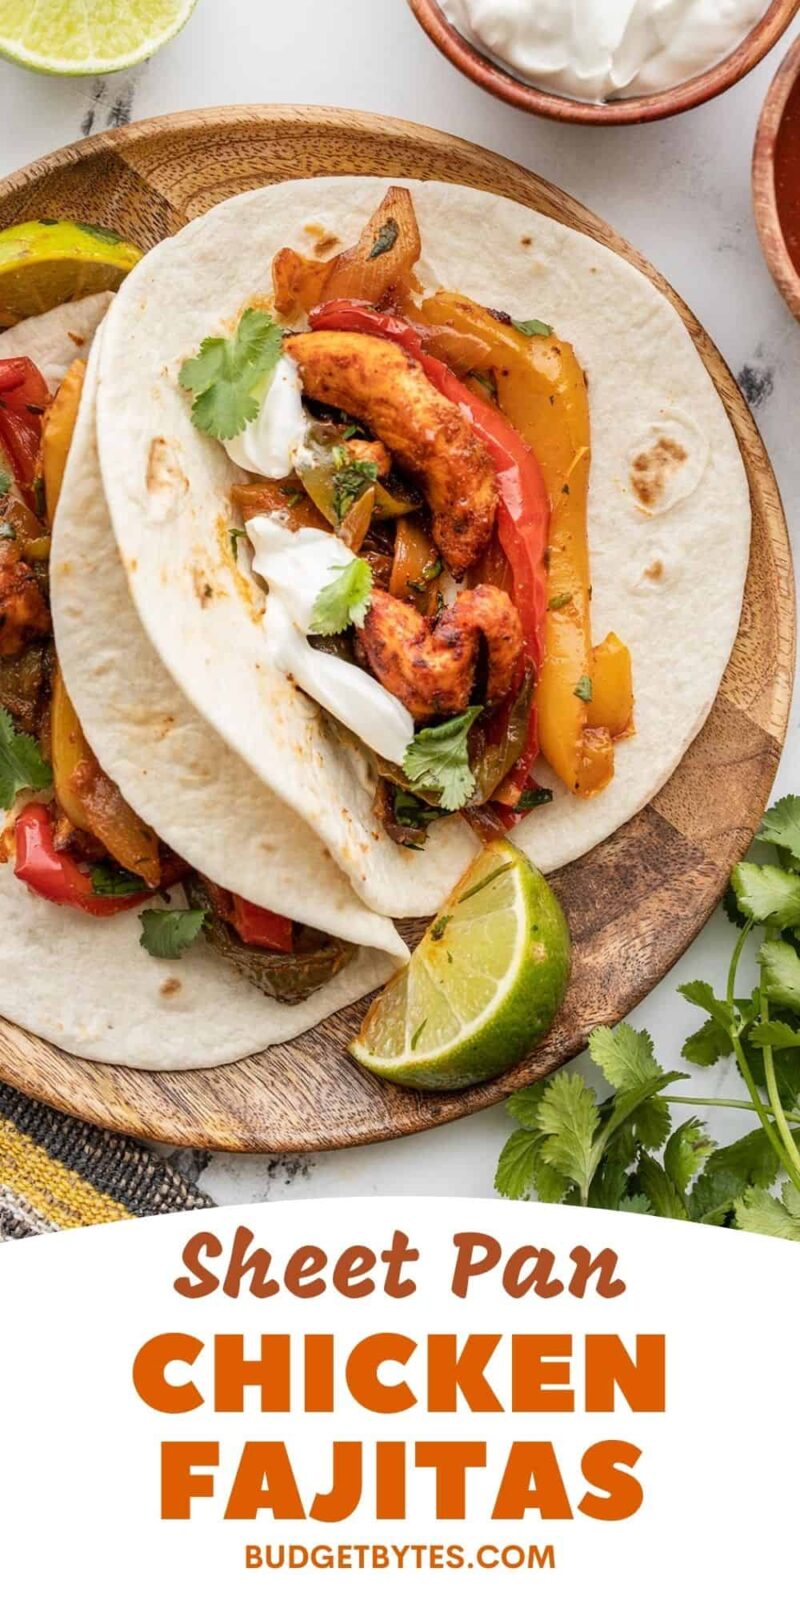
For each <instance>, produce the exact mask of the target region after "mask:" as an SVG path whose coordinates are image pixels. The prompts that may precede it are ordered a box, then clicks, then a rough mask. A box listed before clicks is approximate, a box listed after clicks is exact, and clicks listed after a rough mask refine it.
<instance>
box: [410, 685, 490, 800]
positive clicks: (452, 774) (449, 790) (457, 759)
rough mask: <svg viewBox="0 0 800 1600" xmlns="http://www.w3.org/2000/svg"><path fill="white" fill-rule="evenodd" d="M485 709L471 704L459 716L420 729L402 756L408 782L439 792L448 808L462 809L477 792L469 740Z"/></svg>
mask: <svg viewBox="0 0 800 1600" xmlns="http://www.w3.org/2000/svg"><path fill="white" fill-rule="evenodd" d="M482 710H483V707H482V706H470V707H469V709H468V710H467V711H464V712H462V714H461V716H460V717H451V719H450V721H449V722H441V723H439V726H438V727H434V728H421V729H420V731H419V733H418V734H416V735H415V737H414V738H413V739H412V741H411V743H410V745H409V746H408V748H407V750H406V753H405V755H404V757H403V771H404V773H405V775H406V777H407V778H408V780H409V782H410V783H413V784H414V785H415V787H417V788H420V789H431V790H433V791H434V792H435V793H438V794H439V804H440V805H441V806H442V807H443V809H444V810H445V811H460V810H461V807H462V806H463V805H465V804H466V802H467V800H468V799H469V797H470V795H471V794H473V793H474V791H475V776H474V774H473V773H472V772H471V771H470V765H469V748H468V744H467V740H468V737H469V731H470V728H471V727H472V724H473V722H475V721H476V719H477V718H478V717H479V716H480V714H481V711H482Z"/></svg>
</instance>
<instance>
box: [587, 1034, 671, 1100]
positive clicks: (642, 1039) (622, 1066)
mask: <svg viewBox="0 0 800 1600" xmlns="http://www.w3.org/2000/svg"><path fill="white" fill-rule="evenodd" d="M589 1054H590V1056H591V1058H592V1060H593V1062H594V1064H595V1066H596V1067H599V1068H600V1071H601V1072H602V1074H603V1077H604V1078H606V1079H607V1080H608V1082H609V1083H610V1084H611V1086H612V1088H614V1089H634V1088H638V1087H639V1086H640V1085H641V1084H645V1083H648V1082H650V1081H651V1080H652V1079H654V1078H658V1077H660V1075H661V1068H660V1067H659V1065H658V1062H657V1061H656V1058H655V1056H654V1054H653V1041H652V1039H651V1038H650V1035H649V1033H645V1032H637V1030H636V1029H635V1028H632V1027H631V1025H630V1023H629V1022H621V1023H620V1025H619V1027H618V1028H615V1029H613V1031H612V1029H611V1028H595V1029H594V1030H593V1031H592V1033H591V1034H590V1035H589Z"/></svg>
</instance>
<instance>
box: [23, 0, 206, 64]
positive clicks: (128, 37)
mask: <svg viewBox="0 0 800 1600" xmlns="http://www.w3.org/2000/svg"><path fill="white" fill-rule="evenodd" d="M195 4H196V0H58V3H57V4H37V0H0V52H2V54H3V55H6V56H9V57H10V59H11V60H12V61H16V63H17V65H18V66H20V67H31V68H32V69H33V71H34V72H57V73H64V74H72V73H76V74H80V73H91V74H98V75H99V74H100V73H104V72H119V71H120V70H121V69H122V68H123V67H132V66H134V65H135V64H136V62H137V61H145V60H146V59H147V57H148V56H152V55H154V54H155V51H156V50H159V49H160V48H161V46H162V44H166V42H167V40H168V39H171V38H173V36H174V35H175V34H176V33H177V32H178V31H179V29H180V28H182V27H183V24H184V23H185V22H186V20H187V18H188V17H190V16H191V14H192V12H193V10H194V7H195Z"/></svg>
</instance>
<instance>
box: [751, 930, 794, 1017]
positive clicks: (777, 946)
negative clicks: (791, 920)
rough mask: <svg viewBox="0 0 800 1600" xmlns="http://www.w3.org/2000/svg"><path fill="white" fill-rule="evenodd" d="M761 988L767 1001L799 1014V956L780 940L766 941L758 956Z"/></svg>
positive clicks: (790, 946)
mask: <svg viewBox="0 0 800 1600" xmlns="http://www.w3.org/2000/svg"><path fill="white" fill-rule="evenodd" d="M758 963H759V966H760V967H761V988H762V991H763V993H764V994H765V995H766V997H767V999H768V1000H774V1001H775V1003H776V1005H779V1006H785V1007H786V1010H787V1011H794V1012H800V955H798V954H797V951H796V950H795V949H794V948H793V947H792V945H789V944H784V942H783V940H782V939H768V940H767V941H766V943H765V944H763V945H762V946H761V949H760V951H759V954H758Z"/></svg>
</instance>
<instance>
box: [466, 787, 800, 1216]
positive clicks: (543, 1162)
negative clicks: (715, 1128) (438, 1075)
mask: <svg viewBox="0 0 800 1600" xmlns="http://www.w3.org/2000/svg"><path fill="white" fill-rule="evenodd" d="M758 837H759V841H760V842H761V843H762V844H764V845H768V846H771V847H773V848H774V850H775V852H776V859H775V860H774V861H770V862H767V863H764V864H762V863H756V862H751V861H744V862H742V863H741V864H740V865H739V866H738V867H736V869H735V870H734V873H733V876H732V880H731V889H730V892H729V896H728V899H727V907H728V911H729V915H730V916H731V918H732V920H733V921H734V922H735V923H736V924H737V926H738V928H739V934H738V938H737V940H736V943H735V946H734V950H733V954H732V956H731V962H730V967H729V971H728V981H727V986H726V992H725V995H724V997H720V996H718V995H716V994H715V993H714V990H713V988H712V987H711V985H710V984H708V983H705V982H703V981H702V980H695V981H693V982H691V983H687V984H684V985H683V986H682V988H681V990H680V992H681V994H683V996H684V998H685V999H686V1000H688V1001H689V1002H690V1004H692V1005H694V1006H697V1007H699V1008H700V1010H702V1011H704V1012H705V1013H706V1016H705V1020H704V1022H703V1023H702V1025H701V1026H700V1027H699V1028H698V1029H697V1030H696V1031H695V1032H694V1033H692V1034H691V1035H690V1036H689V1038H688V1039H687V1041H686V1043H685V1045H684V1047H683V1056H684V1059H685V1060H687V1061H690V1062H692V1063H693V1065H695V1066H699V1067H708V1066H713V1065H714V1064H715V1063H716V1062H717V1061H719V1060H721V1059H723V1058H726V1057H731V1056H732V1057H733V1058H734V1059H735V1061H736V1065H737V1067H738V1069H739V1072H740V1074H741V1077H742V1079H743V1080H744V1085H745V1086H746V1089H747V1096H748V1097H747V1098H746V1099H745V1098H742V1099H725V1100H714V1099H703V1098H696V1097H694V1096H691V1097H690V1096H686V1095H675V1094H671V1093H666V1092H665V1091H667V1090H671V1089H672V1087H673V1086H674V1085H675V1084H676V1083H677V1082H679V1081H680V1080H681V1079H682V1078H685V1076H686V1074H683V1073H679V1072H665V1071H663V1069H662V1068H661V1067H660V1066H659V1064H658V1062H657V1060H656V1058H655V1055H654V1052H653V1045H652V1041H651V1039H650V1037H649V1035H648V1034H647V1033H643V1032H636V1030H635V1029H633V1028H631V1027H630V1025H629V1024H628V1023H622V1024H621V1025H620V1027H618V1028H616V1029H615V1030H614V1031H613V1032H612V1030H611V1029H609V1028H596V1029H595V1030H594V1032H593V1033H592V1035H591V1037H590V1039H589V1054H590V1055H591V1058H592V1060H593V1061H594V1063H595V1065H596V1066H598V1067H599V1068H600V1070H601V1072H602V1073H603V1076H604V1078H605V1079H606V1082H607V1083H608V1085H609V1088H610V1090H611V1091H612V1092H611V1093H610V1094H609V1095H608V1097H607V1098H605V1099H603V1100H599V1099H598V1096H597V1095H596V1094H595V1093H594V1091H593V1090H592V1089H590V1088H589V1086H588V1085H587V1084H586V1083H585V1082H584V1080H583V1078H581V1077H580V1076H579V1074H577V1073H560V1074H559V1075H558V1076H557V1077H555V1078H553V1079H551V1080H549V1081H547V1082H544V1083H537V1084H532V1085H531V1086H530V1087H529V1088H526V1089H522V1090H520V1091H519V1092H518V1093H517V1094H515V1095H512V1097H511V1099H510V1101H509V1111H510V1112H511V1115H512V1116H513V1117H514V1119H515V1121H516V1122H518V1123H519V1124H520V1126H519V1128H518V1129H517V1131H516V1132H515V1133H513V1134H512V1135H511V1138H510V1139H509V1140H508V1142H507V1143H506V1145H505V1148H504V1149H503V1151H502V1153H501V1156H500V1162H499V1165H498V1169H497V1177H496V1180H495V1181H496V1186H497V1189H498V1190H499V1192H500V1193H501V1194H504V1195H506V1196H508V1197H509V1198H510V1199H523V1198H525V1197H526V1196H528V1195H531V1194H536V1195H537V1196H538V1197H539V1199H541V1200H545V1201H554V1202H561V1203H563V1204H567V1205H589V1206H601V1207H603V1208H605V1209H606V1210H614V1211H626V1210H627V1211H642V1212H649V1213H652V1214H653V1215H656V1216H665V1217H677V1218H681V1219H683V1220H686V1221H691V1222H704V1223H708V1224H713V1225H716V1226H723V1227H739V1228H743V1229H747V1230H749V1231H752V1232H756V1233H767V1234H771V1235H773V1236H774V1237H778V1238H782V1239H794V1240H797V1241H800V953H799V952H800V799H798V798H797V797H796V796H793V795H790V796H787V798H786V799H784V800H780V801H779V802H778V803H777V805H775V806H773V807H772V809H771V810H770V811H768V812H767V815H766V817H765V819H764V823H763V826H762V828H761V831H760V833H759V836H758ZM756 930H760V939H761V943H760V948H759V951H758V965H759V971H760V979H759V983H758V985H757V987H756V989H755V990H754V991H753V993H752V994H751V995H749V996H748V997H747V998H744V999H742V998H737V976H738V972H739V967H740V964H741V960H742V956H743V954H744V951H745V949H746V948H747V946H748V943H749V941H750V940H751V938H752V936H753V935H754V933H755V932H756ZM715 1105H717V1106H727V1107H733V1108H734V1109H738V1110H743V1111H751V1112H755V1114H756V1115H757V1117H758V1119H759V1123H760V1126H759V1127H758V1128H756V1129H755V1130H754V1131H753V1132H752V1133H748V1134H746V1135H745V1136H744V1137H743V1138H741V1139H739V1140H737V1141H736V1143H734V1144H732V1145H729V1146H727V1147H725V1148H721V1149H720V1148H717V1147H716V1146H715V1144H714V1141H713V1140H712V1139H711V1138H710V1136H709V1134H708V1130H707V1129H706V1127H705V1125H704V1124H703V1122H702V1121H700V1120H699V1119H698V1117H697V1115H696V1114H695V1115H692V1116H691V1117H690V1118H689V1119H688V1120H687V1121H685V1122H683V1123H681V1124H680V1125H679V1126H678V1127H676V1128H673V1113H672V1107H673V1106H691V1107H692V1108H693V1111H694V1112H696V1111H697V1109H698V1108H710V1107H712V1106H715ZM778 1181H780V1192H779V1193H778V1194H776V1193H774V1192H773V1190H774V1187H775V1185H776V1183H777V1182H778Z"/></svg>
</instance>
